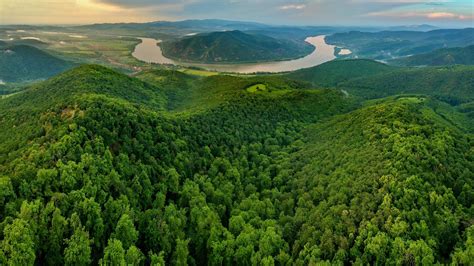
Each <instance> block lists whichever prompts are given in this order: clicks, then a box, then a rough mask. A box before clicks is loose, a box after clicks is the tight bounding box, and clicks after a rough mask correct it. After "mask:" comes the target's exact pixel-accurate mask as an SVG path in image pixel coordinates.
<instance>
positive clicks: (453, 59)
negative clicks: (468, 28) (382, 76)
mask: <svg viewBox="0 0 474 266" xmlns="http://www.w3.org/2000/svg"><path fill="white" fill-rule="evenodd" d="M391 63H394V64H399V65H405V66H443V65H474V45H470V46H467V47H454V48H444V49H439V50H435V51H433V52H431V53H426V54H417V55H412V56H408V57H405V58H400V59H395V60H392V61H391Z"/></svg>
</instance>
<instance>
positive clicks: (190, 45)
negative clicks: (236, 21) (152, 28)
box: [161, 30, 314, 63]
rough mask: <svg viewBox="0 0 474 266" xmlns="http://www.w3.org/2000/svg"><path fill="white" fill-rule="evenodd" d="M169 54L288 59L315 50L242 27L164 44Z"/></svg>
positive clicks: (195, 58)
mask: <svg viewBox="0 0 474 266" xmlns="http://www.w3.org/2000/svg"><path fill="white" fill-rule="evenodd" d="M161 48H162V50H163V54H164V55H165V56H166V57H168V58H173V59H178V60H181V61H188V62H201V63H219V62H225V63H242V62H258V61H275V60H287V59H292V58H298V57H303V56H305V55H307V54H309V53H311V52H312V51H313V50H314V47H312V46H311V45H309V44H307V43H304V42H292V41H288V40H285V39H283V40H281V39H275V38H272V37H268V36H265V35H259V34H249V33H244V32H241V31H237V30H236V31H224V32H212V33H203V34H198V35H194V36H190V37H185V38H182V39H179V40H177V41H168V42H163V43H162V44H161Z"/></svg>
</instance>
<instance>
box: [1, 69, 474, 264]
mask: <svg viewBox="0 0 474 266" xmlns="http://www.w3.org/2000/svg"><path fill="white" fill-rule="evenodd" d="M159 75H164V73H159ZM148 78H149V79H148V80H150V81H151V80H153V79H151V78H150V77H148ZM76 80H78V81H76ZM158 80H160V79H158ZM281 81H282V80H281V79H280V78H272V77H253V78H240V77H227V76H218V77H210V78H204V79H200V80H196V81H195V83H196V84H200V85H199V87H193V86H191V87H189V88H186V89H185V90H189V91H190V92H189V93H190V94H193V95H197V94H199V93H198V92H203V95H202V96H201V97H202V98H200V99H197V100H195V101H191V100H190V99H187V98H186V97H184V96H182V95H181V96H179V97H178V98H179V99H180V100H181V99H185V100H186V104H185V105H184V106H181V108H183V109H182V110H184V111H183V112H181V113H176V111H174V112H173V113H170V112H168V111H164V110H166V109H167V106H168V105H170V104H169V102H167V101H172V100H170V99H169V98H168V97H166V95H167V93H168V92H167V90H166V89H160V88H159V87H157V86H154V85H151V84H146V83H143V82H141V81H139V80H137V79H134V78H128V77H126V76H124V75H121V74H118V73H114V72H113V71H110V70H108V69H105V68H102V67H98V66H84V67H81V68H78V69H75V70H73V71H71V72H68V73H66V74H63V75H61V76H59V77H56V78H55V79H52V80H50V81H47V82H44V83H42V84H40V85H38V86H36V87H33V88H30V89H28V90H27V91H25V92H24V93H22V94H21V95H14V96H12V97H9V98H7V99H3V100H1V101H0V119H1V121H2V123H1V124H0V127H1V129H2V130H1V131H0V140H1V143H2V145H1V146H2V152H1V153H0V162H1V164H0V191H1V192H0V193H1V194H0V203H2V204H0V214H1V217H2V218H1V221H0V239H1V241H0V263H1V264H5V265H18V264H25V265H31V264H33V263H38V264H47V265H61V264H66V265H71V264H74V265H88V264H101V265H145V264H146V265H148V264H150V265H164V264H165V263H166V264H176V265H203V264H211V265H222V264H225V265H231V264H244V265H249V264H252V265H253V264H255V265H274V264H277V265H292V264H296V265H307V264H314V263H326V264H330V263H339V264H343V263H346V264H348V263H358V264H366V263H370V264H388V263H392V264H403V263H406V264H426V265H429V264H433V263H435V262H443V263H444V262H453V263H458V264H469V263H471V262H472V256H471V255H472V249H473V234H472V232H473V229H472V228H473V227H472V218H473V209H472V203H473V201H474V193H473V189H472V187H473V186H474V184H473V183H474V180H473V173H474V165H473V164H474V163H473V162H474V160H473V159H474V145H473V144H474V140H473V139H472V136H471V135H469V134H468V133H466V132H465V131H463V130H462V129H459V128H457V127H455V126H453V125H452V124H451V123H449V122H447V120H446V119H445V118H444V117H442V116H440V115H439V114H437V113H436V112H435V111H434V109H433V108H432V107H431V104H429V102H430V101H434V102H436V101H435V100H431V99H425V98H408V97H405V98H403V97H402V98H393V99H388V100H385V101H380V102H374V103H367V104H366V105H367V106H366V107H363V108H360V109H358V110H355V111H353V110H354V108H356V107H357V106H358V103H357V102H355V101H354V99H353V98H351V97H347V96H346V95H345V94H344V93H342V92H340V91H338V90H307V89H296V88H293V87H292V86H293V85H291V83H289V85H288V84H287V85H283V83H282V82H281ZM229 82H230V83H231V84H228V83H229ZM193 83H194V82H193ZM253 84H266V86H267V90H266V91H262V92H253V93H252V92H248V91H247V90H246V88H247V87H248V86H251V85H253ZM296 84H298V83H295V84H294V85H295V86H296ZM195 86H198V85H195ZM215 86H218V87H221V88H213V87H215ZM205 91H207V94H206V93H204V92H205ZM184 94H185V93H184ZM184 94H183V95H184ZM224 94H229V95H230V96H228V97H226V96H224ZM211 95H214V97H211ZM205 99H209V100H211V102H212V104H210V105H208V106H206V107H205V108H196V105H199V104H200V103H201V102H204V101H205ZM171 106H177V105H175V104H171ZM186 108H188V109H186ZM451 109H452V108H451ZM25 112H29V116H28V115H26V114H24V113H25ZM453 112H455V111H453ZM31 113H34V114H37V115H33V116H32V115H31ZM338 114H339V115H338ZM8 139H12V141H7V140H8ZM13 140H14V141H13ZM3 143H5V144H3Z"/></svg>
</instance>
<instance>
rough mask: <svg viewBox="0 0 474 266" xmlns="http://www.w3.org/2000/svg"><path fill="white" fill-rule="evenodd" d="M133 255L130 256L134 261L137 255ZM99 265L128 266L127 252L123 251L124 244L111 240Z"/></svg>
mask: <svg viewBox="0 0 474 266" xmlns="http://www.w3.org/2000/svg"><path fill="white" fill-rule="evenodd" d="M132 253H133V251H132ZM132 253H131V254H130V259H133V257H134V256H135V255H136V254H132ZM135 253H136V252H135ZM99 264H100V265H107V266H112V265H117V266H122V265H123V266H125V265H127V262H126V261H125V250H124V249H123V246H122V242H120V240H117V239H113V238H112V239H109V242H108V244H107V247H106V248H105V249H104V257H103V258H102V259H101V260H100V262H99Z"/></svg>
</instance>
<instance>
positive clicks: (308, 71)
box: [284, 59, 398, 87]
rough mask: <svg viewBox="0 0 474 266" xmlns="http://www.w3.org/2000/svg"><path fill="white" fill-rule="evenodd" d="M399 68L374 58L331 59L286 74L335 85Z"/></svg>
mask: <svg viewBox="0 0 474 266" xmlns="http://www.w3.org/2000/svg"><path fill="white" fill-rule="evenodd" d="M397 69H398V68H397V67H393V66H389V65H386V64H383V63H380V62H377V61H373V60H367V59H348V60H335V61H329V62H327V63H324V64H321V65H318V66H314V67H310V68H304V69H300V70H296V71H294V72H290V73H288V74H285V75H284V76H286V77H288V78H290V79H295V80H300V81H307V82H311V84H313V85H314V86H317V87H334V86H337V85H338V84H340V83H342V82H344V81H347V80H351V79H355V78H362V77H368V76H373V75H377V74H382V73H386V72H390V71H393V70H397Z"/></svg>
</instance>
